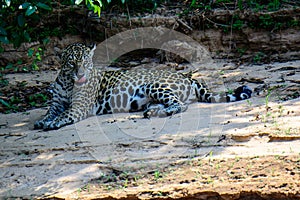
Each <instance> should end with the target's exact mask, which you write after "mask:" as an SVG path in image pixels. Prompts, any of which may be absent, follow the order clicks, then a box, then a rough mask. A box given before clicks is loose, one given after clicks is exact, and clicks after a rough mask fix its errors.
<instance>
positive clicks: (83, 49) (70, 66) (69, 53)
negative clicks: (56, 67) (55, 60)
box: [61, 43, 96, 85]
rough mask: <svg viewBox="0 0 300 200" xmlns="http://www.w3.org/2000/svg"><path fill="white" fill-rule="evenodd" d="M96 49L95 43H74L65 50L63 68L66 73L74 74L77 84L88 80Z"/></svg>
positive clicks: (62, 57)
mask: <svg viewBox="0 0 300 200" xmlns="http://www.w3.org/2000/svg"><path fill="white" fill-rule="evenodd" d="M95 49H96V45H95V44H91V45H86V44H83V43H74V44H70V45H69V46H67V47H66V48H65V49H64V50H63V52H62V54H61V64H62V69H61V70H62V72H63V73H64V74H66V75H70V76H72V77H73V79H74V83H75V84H77V85H82V84H84V83H86V82H87V81H88V79H89V75H90V72H91V70H92V68H93V62H92V58H93V55H94V50H95Z"/></svg>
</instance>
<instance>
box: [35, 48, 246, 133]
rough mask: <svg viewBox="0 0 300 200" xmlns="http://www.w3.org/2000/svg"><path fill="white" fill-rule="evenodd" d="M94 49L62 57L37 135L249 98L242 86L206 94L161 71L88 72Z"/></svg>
mask: <svg viewBox="0 0 300 200" xmlns="http://www.w3.org/2000/svg"><path fill="white" fill-rule="evenodd" d="M95 48H96V47H95V45H91V46H88V45H85V44H82V43H75V44H72V45H69V46H68V47H67V48H66V49H65V50H64V51H63V53H62V56H61V65H62V69H61V71H60V73H59V75H58V77H57V78H56V81H55V83H54V87H53V100H52V104H51V106H50V108H49V110H48V112H47V114H46V116H45V117H44V118H43V119H42V120H40V121H37V122H36V123H35V125H34V127H35V128H36V129H40V128H42V129H44V130H51V129H58V128H60V127H62V126H65V125H68V124H73V123H75V122H78V121H80V120H83V119H85V118H87V117H88V116H89V115H102V114H110V113H117V112H135V111H143V113H144V117H145V118H149V117H150V116H160V117H164V116H170V115H173V114H176V113H180V112H183V111H185V110H186V109H187V104H190V103H193V102H197V101H198V102H208V103H212V102H232V101H239V100H244V99H248V98H250V97H251V93H252V91H251V89H250V88H249V87H247V86H241V87H239V88H237V89H236V90H235V91H234V93H233V94H227V93H224V94H218V93H212V92H210V91H209V90H208V89H207V88H206V87H205V85H204V84H202V83H200V82H199V81H197V80H195V79H192V78H191V73H188V74H183V73H178V72H171V71H161V70H119V71H101V70H99V69H96V68H93V63H92V57H93V53H94V50H95Z"/></svg>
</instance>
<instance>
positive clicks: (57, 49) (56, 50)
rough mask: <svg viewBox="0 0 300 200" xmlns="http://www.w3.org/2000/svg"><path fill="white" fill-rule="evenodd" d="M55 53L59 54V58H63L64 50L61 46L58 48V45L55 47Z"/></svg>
mask: <svg viewBox="0 0 300 200" xmlns="http://www.w3.org/2000/svg"><path fill="white" fill-rule="evenodd" d="M54 54H55V56H57V57H58V58H59V59H61V58H62V54H63V51H62V50H61V49H60V48H58V47H54Z"/></svg>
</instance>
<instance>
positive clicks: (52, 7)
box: [0, 0, 300, 113]
mask: <svg viewBox="0 0 300 200" xmlns="http://www.w3.org/2000/svg"><path fill="white" fill-rule="evenodd" d="M0 6H1V9H0V53H2V52H4V51H5V47H6V46H7V45H10V44H12V45H13V46H14V47H15V48H18V47H19V46H20V45H21V44H22V43H32V42H35V41H39V42H40V44H41V45H40V47H39V48H37V49H34V48H30V49H28V52H27V56H28V60H29V61H23V60H18V61H17V62H16V63H5V62H1V60H0V64H1V65H0V112H1V113H10V112H19V111H26V110H28V109H29V108H36V107H41V106H45V105H46V102H47V101H48V100H49V99H50V97H51V94H49V92H48V91H47V85H42V86H36V87H33V86H31V87H27V86H26V82H21V83H19V84H17V85H14V86H12V85H10V84H9V81H8V80H7V79H5V77H4V75H5V74H8V73H18V72H22V73H24V72H32V71H38V70H41V69H40V63H41V62H42V61H43V56H44V51H45V46H46V45H47V44H48V43H49V42H50V40H51V37H54V36H56V37H60V38H61V37H63V36H65V35H67V34H71V35H83V36H84V37H91V38H92V39H93V40H96V41H101V40H103V39H104V37H102V38H101V37H99V36H98V37H96V36H94V35H93V34H92V31H90V32H89V33H84V32H83V31H82V30H83V28H82V27H80V26H83V25H84V24H86V22H87V21H86V20H87V19H91V18H99V16H100V15H101V16H103V17H111V16H118V15H125V16H127V18H128V19H130V17H131V16H141V17H142V16H144V15H147V14H151V13H155V12H156V11H157V10H158V9H159V8H164V9H167V10H168V11H169V12H167V14H168V15H171V14H174V15H177V16H179V17H181V18H183V19H184V18H185V17H186V16H190V15H198V16H202V17H201V19H197V20H198V21H197V22H195V23H193V24H196V25H197V23H198V24H201V25H199V26H198V27H200V28H202V29H207V28H216V29H222V30H223V31H224V32H229V31H240V30H241V29H243V28H245V27H250V28H254V29H265V30H268V31H271V32H273V31H280V30H282V29H286V28H290V27H294V28H299V26H300V22H299V19H298V18H297V17H291V15H287V16H285V12H286V11H285V10H287V9H295V8H299V7H300V1H292V0H214V1H211V0H201V1H197V0H187V1H171V0H166V1H162V0H87V1H83V0H59V1H58V0H56V1H50V0H29V1H26V2H24V1H20V0H15V1H12V0H0ZM173 10H175V11H174V12H173ZM219 10H225V11H228V13H230V14H228V15H225V17H221V18H220V17H219V18H218V17H217V16H214V13H215V12H217V11H219ZM276 12H281V13H279V14H278V15H276V16H274V15H273V14H274V13H276ZM64 13H67V14H66V15H64ZM61 15H62V16H63V17H64V18H61V17H59V16H61ZM82 15H85V16H86V18H85V19H78V16H80V18H82ZM78 21H80V22H78ZM179 31H183V32H184V30H179ZM84 34H86V35H84ZM98 35H99V34H98ZM240 53H241V54H242V53H243V49H240ZM260 57H261V55H260V54H257V55H255V56H254V59H260Z"/></svg>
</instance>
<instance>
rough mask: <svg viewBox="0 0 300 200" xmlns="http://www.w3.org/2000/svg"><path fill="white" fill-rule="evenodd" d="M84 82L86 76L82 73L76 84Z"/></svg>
mask: <svg viewBox="0 0 300 200" xmlns="http://www.w3.org/2000/svg"><path fill="white" fill-rule="evenodd" d="M85 82H86V78H85V76H84V75H83V76H82V77H81V78H80V79H78V80H77V81H76V83H77V84H82V83H85Z"/></svg>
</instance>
